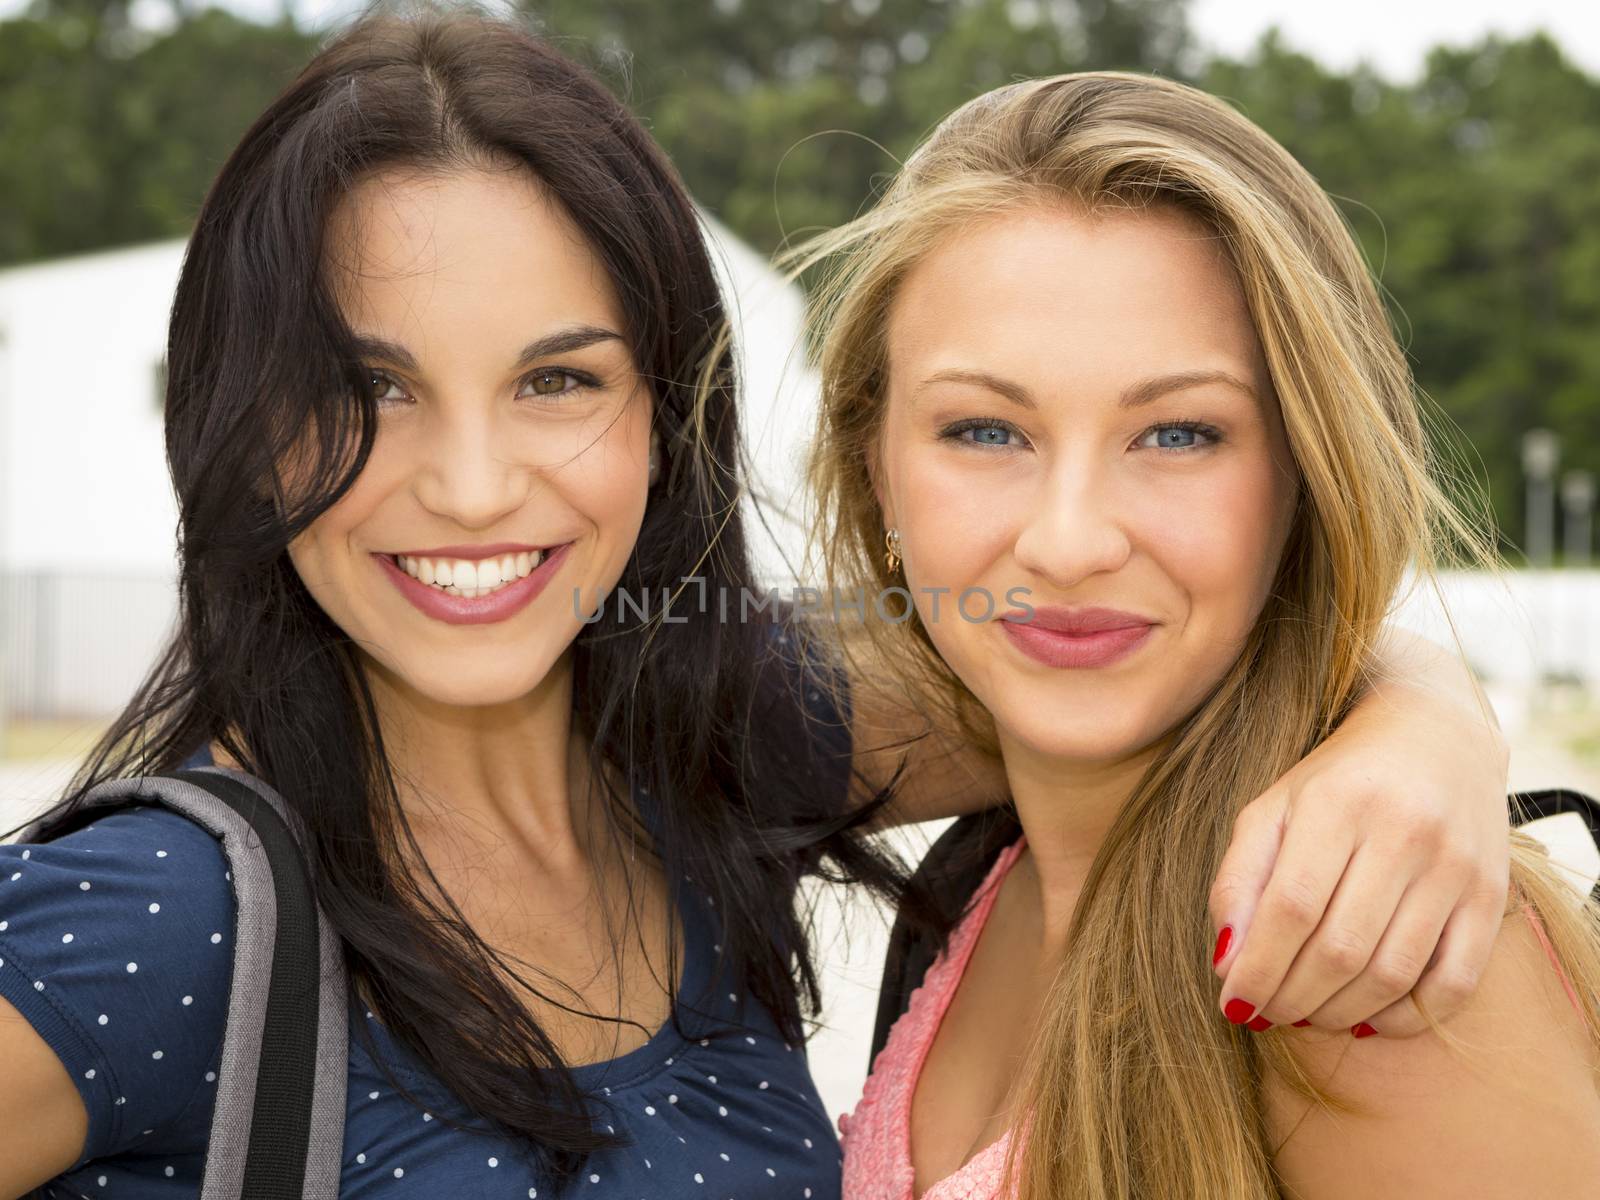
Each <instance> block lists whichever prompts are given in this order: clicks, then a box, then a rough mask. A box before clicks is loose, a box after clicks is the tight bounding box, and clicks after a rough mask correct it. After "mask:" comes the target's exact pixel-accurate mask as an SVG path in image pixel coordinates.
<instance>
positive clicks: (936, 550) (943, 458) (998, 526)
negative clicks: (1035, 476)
mask: <svg viewBox="0 0 1600 1200" xmlns="http://www.w3.org/2000/svg"><path fill="white" fill-rule="evenodd" d="M897 465H898V469H897V470H895V471H894V473H893V474H892V475H891V478H892V479H893V480H894V485H895V486H894V500H895V508H896V519H897V520H898V522H899V527H900V536H901V540H902V543H903V544H904V547H905V559H906V563H905V567H904V572H905V577H906V581H907V583H908V584H909V585H910V586H911V588H912V589H913V591H915V590H916V589H918V588H932V587H948V588H952V589H954V590H955V591H956V592H957V593H959V591H960V590H961V589H963V588H967V587H974V586H979V585H981V586H985V587H992V586H993V584H994V581H993V580H991V579H990V578H989V571H988V569H989V567H990V566H991V564H993V563H994V562H995V561H996V560H998V559H1000V558H1003V557H1004V556H1005V555H1006V554H1008V553H1009V551H1010V548H1011V546H1012V545H1013V544H1014V543H1015V541H1016V536H1017V525H1016V522H1015V521H1014V520H1013V517H1014V516H1015V514H1016V513H1017V512H1019V511H1020V510H1021V509H1022V508H1025V507H1026V500H1025V495H1024V492H1023V480H1022V476H1021V474H1020V473H1019V472H1015V471H1011V472H1007V471H1005V470H1003V469H1002V470H997V469H995V466H994V465H992V464H983V463H974V462H972V461H969V457H968V456H967V455H964V454H962V453H961V452H960V451H958V450H952V449H951V448H949V447H943V446H912V447H909V448H908V449H907V450H905V451H904V452H902V453H901V454H900V455H899V456H898V464H897ZM1013 582H1016V581H1013ZM1001 590H1002V591H1003V590H1004V587H1003V586H1002V588H1001ZM919 603H923V600H922V598H920V597H919ZM942 611H943V610H942V609H941V613H942Z"/></svg>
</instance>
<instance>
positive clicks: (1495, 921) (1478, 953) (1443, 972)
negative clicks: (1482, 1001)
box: [1366, 886, 1506, 1037]
mask: <svg viewBox="0 0 1600 1200" xmlns="http://www.w3.org/2000/svg"><path fill="white" fill-rule="evenodd" d="M1505 906H1506V894H1505V892H1504V891H1503V890H1500V889H1497V888H1495V887H1493V886H1484V887H1480V888H1477V889H1475V890H1474V891H1473V892H1471V893H1469V894H1468V896H1467V897H1465V898H1464V902H1463V903H1462V904H1461V905H1460V906H1459V907H1457V908H1456V910H1455V911H1454V912H1453V913H1451V914H1450V918H1449V920H1447V921H1446V922H1445V926H1444V932H1443V933H1442V934H1441V935H1440V937H1439V942H1438V946H1437V948H1436V949H1435V951H1434V954H1433V961H1432V963H1431V964H1430V965H1429V966H1428V967H1427V969H1426V970H1424V971H1423V973H1422V979H1421V980H1420V981H1419V982H1418V983H1417V985H1416V987H1414V988H1412V989H1411V991H1410V993H1408V994H1407V995H1406V996H1403V997H1402V998H1401V999H1400V1000H1398V1001H1397V1002H1396V1003H1394V1004H1391V1005H1390V1006H1389V1007H1388V1008H1385V1009H1383V1010H1382V1011H1381V1012H1378V1013H1375V1014H1373V1015H1372V1016H1370V1017H1368V1018H1366V1023H1367V1027H1368V1028H1370V1029H1372V1030H1374V1031H1375V1032H1376V1033H1378V1034H1379V1035H1381V1036H1383V1037H1412V1036H1414V1035H1416V1034H1418V1033H1421V1032H1422V1031H1423V1030H1425V1029H1427V1028H1428V1023H1427V1021H1425V1020H1424V1019H1423V1017H1422V1013H1421V1011H1420V1010H1419V1009H1418V1008H1417V1001H1419V1000H1420V1001H1421V1002H1422V1004H1423V1005H1424V1006H1426V1007H1427V1010H1428V1012H1429V1013H1430V1014H1431V1015H1432V1016H1433V1018H1434V1020H1436V1021H1444V1020H1446V1019H1448V1018H1449V1017H1450V1016H1451V1015H1452V1014H1454V1013H1456V1012H1459V1011H1460V1010H1461V1007H1462V1005H1464V1004H1466V1002H1467V1001H1468V1000H1470V999H1471V998H1472V996H1473V993H1475V992H1476V991H1477V990H1478V981H1479V980H1480V979H1482V978H1483V972H1484V970H1485V969H1486V968H1487V967H1488V965H1489V956H1490V955H1491V954H1492V953H1494V945H1495V940H1496V939H1497V938H1498V937H1499V936H1500V928H1501V925H1502V924H1503V923H1504V921H1505Z"/></svg>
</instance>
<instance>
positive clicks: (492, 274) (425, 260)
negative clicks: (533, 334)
mask: <svg viewBox="0 0 1600 1200" xmlns="http://www.w3.org/2000/svg"><path fill="white" fill-rule="evenodd" d="M329 235H330V236H329V252H328V268H329V279H330V283H331V284H332V286H333V288H334V291H335V293H336V295H337V297H338V300H339V303H340V305H341V306H342V307H343V308H344V309H345V312H346V315H347V316H348V317H349V318H350V319H351V321H352V322H353V323H356V324H358V325H361V326H365V327H374V326H375V327H379V328H382V329H384V330H386V331H393V332H399V331H400V330H402V329H403V328H405V327H408V326H409V327H412V328H415V327H416V326H417V325H418V324H426V323H427V322H428V321H429V320H430V319H431V318H439V319H441V320H446V321H456V322H460V321H463V320H465V321H471V322H476V321H481V320H484V319H488V318H489V317H491V315H492V314H495V313H499V314H504V315H506V316H508V317H510V318H512V319H514V320H515V322H516V325H517V328H518V329H519V330H522V331H524V332H525V331H526V327H527V325H528V323H529V322H530V321H531V322H533V323H535V324H538V323H540V322H541V321H544V322H546V323H548V322H550V321H555V320H561V321H564V322H574V321H589V322H592V323H595V324H618V323H620V311H619V304H618V301H617V296H616V288H615V286H614V285H613V283H612V281H611V278H610V276H609V274H608V272H607V271H606V269H605V265H604V263H603V262H601V260H600V258H599V256H598V255H597V254H596V253H595V252H594V250H593V248H592V247H591V246H590V245H589V243H588V241H587V240H586V239H585V238H584V236H583V234H582V232H581V231H580V230H579V228H578V227H577V225H576V223H575V222H574V221H573V220H572V218H571V216H570V215H568V213H567V212H566V211H565V210H564V209H563V208H562V206H561V204H560V203H559V201H557V200H556V199H555V197H554V196H553V195H552V194H551V193H550V192H549V190H548V189H547V188H546V187H545V186H544V185H543V184H541V183H540V182H539V181H538V179H536V178H535V177H534V176H533V174H532V173H531V172H529V171H527V170H522V169H500V170H493V171H490V170H477V169H463V170H459V171H452V172H448V173H422V172H416V171H389V172H381V173H377V174H374V175H370V176H367V177H365V178H364V179H362V180H361V181H359V182H358V183H357V184H356V185H355V186H354V187H352V188H351V190H350V191H349V192H348V193H347V194H346V195H345V197H344V198H343V200H342V201H341V202H340V204H339V205H338V207H337V208H336V209H335V211H334V213H333V215H332V217H331V219H330V221H329Z"/></svg>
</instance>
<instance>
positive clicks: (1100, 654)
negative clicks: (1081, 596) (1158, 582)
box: [1000, 608, 1155, 667]
mask: <svg viewBox="0 0 1600 1200" xmlns="http://www.w3.org/2000/svg"><path fill="white" fill-rule="evenodd" d="M1025 617H1026V614H1025V613H1023V612H1022V611H1021V610H1014V611H1012V612H1008V613H1002V614H1001V616H1000V623H1001V626H1002V628H1004V630H1005V632H1006V636H1007V637H1008V638H1010V639H1011V644H1012V645H1013V646H1015V647H1016V648H1017V649H1018V650H1021V651H1022V652H1023V653H1024V654H1026V655H1027V656H1028V657H1029V658H1031V659H1033V660H1034V661H1035V662H1040V663H1043V664H1044V665H1045V666H1047V667H1107V666H1110V665H1111V664H1112V663H1114V662H1118V661H1120V660H1121V659H1124V658H1127V657H1128V656H1129V655H1130V654H1132V653H1133V652H1134V651H1135V650H1137V649H1138V648H1139V647H1140V646H1142V645H1143V644H1144V643H1145V641H1146V640H1147V639H1148V638H1149V636H1150V634H1151V633H1152V632H1153V631H1154V629H1155V622H1153V621H1151V620H1149V619H1148V618H1146V617H1141V616H1138V615H1136V614H1134V613H1128V612H1120V611H1118V610H1117V609H1112V608H1078V609H1066V608H1035V609H1034V615H1033V619H1032V620H1031V621H1030V620H1024V618H1025Z"/></svg>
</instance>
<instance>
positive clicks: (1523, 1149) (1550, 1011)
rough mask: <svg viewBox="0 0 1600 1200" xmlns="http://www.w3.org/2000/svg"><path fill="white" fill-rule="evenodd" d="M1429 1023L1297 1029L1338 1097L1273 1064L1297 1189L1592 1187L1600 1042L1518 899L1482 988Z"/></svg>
mask: <svg viewBox="0 0 1600 1200" xmlns="http://www.w3.org/2000/svg"><path fill="white" fill-rule="evenodd" d="M1445 1028H1446V1030H1447V1031H1448V1032H1450V1033H1451V1034H1453V1035H1454V1038H1455V1039H1456V1045H1454V1046H1452V1045H1449V1044H1447V1043H1446V1041H1445V1039H1443V1038H1441V1037H1439V1036H1438V1035H1437V1034H1434V1033H1431V1032H1428V1033H1423V1034H1420V1035H1418V1036H1417V1037H1414V1038H1403V1039H1399V1038H1397V1039H1390V1038H1383V1037H1374V1038H1364V1039H1361V1040H1360V1041H1357V1040H1356V1039H1355V1038H1352V1037H1350V1036H1349V1035H1348V1034H1342V1033H1341V1034H1328V1033H1322V1032H1319V1031H1312V1030H1305V1031H1301V1030H1293V1031H1289V1032H1287V1033H1286V1034H1285V1035H1284V1036H1287V1037H1290V1038H1292V1039H1293V1041H1294V1045H1295V1049H1296V1057H1297V1059H1298V1060H1299V1061H1300V1063H1301V1064H1302V1065H1303V1066H1304V1068H1305V1070H1306V1074H1307V1075H1308V1076H1309V1078H1310V1079H1312V1080H1313V1081H1315V1082H1317V1083H1319V1084H1323V1085H1325V1086H1326V1087H1327V1089H1328V1090H1329V1091H1331V1092H1333V1093H1334V1094H1335V1095H1336V1096H1338V1097H1340V1098H1341V1099H1344V1100H1347V1101H1349V1102H1350V1103H1351V1104H1353V1105H1355V1106H1356V1108H1357V1112H1356V1113H1342V1112H1334V1111H1329V1110H1328V1109H1327V1108H1325V1107H1323V1106H1321V1105H1314V1104H1312V1103H1310V1102H1308V1101H1306V1100H1304V1099H1303V1098H1301V1097H1300V1096H1298V1095H1297V1094H1295V1093H1294V1092H1293V1091H1291V1090H1290V1088H1289V1087H1288V1085H1287V1084H1286V1083H1285V1082H1284V1081H1283V1080H1282V1079H1281V1078H1280V1077H1277V1076H1275V1075H1272V1074H1270V1073H1269V1075H1268V1078H1267V1079H1266V1080H1265V1082H1264V1085H1263V1101H1264V1104H1265V1109H1266V1117H1267V1128H1268V1136H1269V1139H1270V1144H1271V1145H1272V1146H1273V1147H1275V1151H1276V1152H1275V1155H1274V1158H1275V1161H1276V1164H1277V1167H1278V1170H1279V1173H1280V1178H1281V1181H1282V1187H1283V1191H1284V1194H1285V1195H1286V1196H1292V1197H1296V1198H1297V1200H1334V1198H1336V1197H1337V1198H1346V1197H1349V1198H1354V1197H1362V1198H1363V1200H1368V1198H1370V1200H1384V1198H1387V1197H1395V1198H1399V1197H1407V1198H1408V1200H1409V1198H1420V1197H1434V1196H1437V1197H1459V1196H1474V1197H1485V1198H1490V1197H1502V1196H1503V1197H1508V1198H1509V1197H1517V1198H1519V1200H1520V1198H1522V1197H1527V1196H1552V1197H1554V1196H1580V1195H1590V1194H1592V1193H1593V1189H1594V1187H1595V1181H1596V1180H1597V1179H1600V1091H1597V1082H1600V1055H1597V1054H1596V1051H1595V1048H1594V1045H1593V1042H1592V1041H1591V1039H1590V1037H1589V1034H1588V1032H1587V1030H1586V1028H1585V1025H1584V1022H1583V1019H1582V1017H1581V1016H1580V1015H1579V1014H1578V1012H1577V1010H1576V1009H1575V1008H1574V1007H1573V1005H1572V1002H1571V1000H1570V999H1569V998H1568V996H1567V992H1566V989H1565V988H1564V987H1563V984H1562V980H1561V977H1560V976H1559V975H1558V974H1557V973H1556V970H1555V968H1554V967H1553V966H1552V964H1551V962H1550V959H1549V958H1548V957H1547V956H1546V954H1545V952H1544V948H1543V946H1542V944H1541V943H1540V941H1539V938H1538V936H1537V935H1536V934H1535V933H1534V930H1533V927H1532V926H1531V924H1530V923H1529V921H1528V919H1527V917H1526V915H1525V914H1524V913H1523V912H1521V911H1520V910H1513V911H1512V912H1511V913H1510V914H1508V915H1507V917H1506V919H1505V921H1504V922H1503V924H1502V925H1501V929H1500V935H1499V938H1498V940H1497V941H1496V943H1495V948H1494V951H1493V953H1492V954H1491V956H1490V960H1489V964H1488V966H1487V968H1486V969H1485V971H1484V976H1483V979H1482V981H1481V982H1480V984H1479V986H1478V989H1477V991H1476V993H1475V994H1474V995H1473V997H1472V999H1471V1000H1469V1001H1468V1002H1467V1003H1466V1004H1465V1005H1464V1006H1463V1007H1462V1009H1461V1010H1460V1011H1458V1012H1457V1013H1456V1014H1454V1015H1453V1016H1452V1017H1451V1018H1450V1019H1449V1020H1448V1021H1447V1022H1446V1023H1445Z"/></svg>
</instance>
